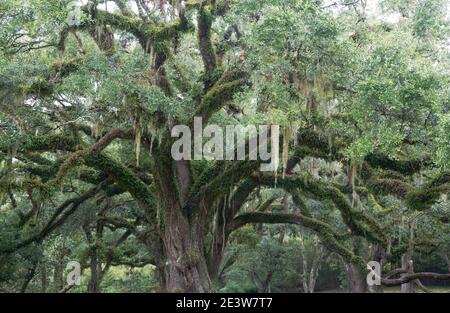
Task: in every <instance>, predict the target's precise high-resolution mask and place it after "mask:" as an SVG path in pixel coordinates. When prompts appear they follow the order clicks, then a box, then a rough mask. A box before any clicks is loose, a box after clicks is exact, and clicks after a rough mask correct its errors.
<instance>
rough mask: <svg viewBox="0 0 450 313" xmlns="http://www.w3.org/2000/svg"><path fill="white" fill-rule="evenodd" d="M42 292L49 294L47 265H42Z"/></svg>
mask: <svg viewBox="0 0 450 313" xmlns="http://www.w3.org/2000/svg"><path fill="white" fill-rule="evenodd" d="M41 292H42V293H46V292H47V266H45V263H42V265H41Z"/></svg>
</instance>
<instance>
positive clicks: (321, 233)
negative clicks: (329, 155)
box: [230, 212, 365, 267]
mask: <svg viewBox="0 0 450 313" xmlns="http://www.w3.org/2000/svg"><path fill="white" fill-rule="evenodd" d="M250 223H264V224H295V225H301V226H303V227H306V228H309V229H311V230H313V231H314V232H315V233H316V234H317V236H318V237H319V238H320V239H321V242H322V244H323V245H324V246H325V247H326V248H328V249H329V250H330V251H332V252H335V253H337V254H339V255H340V256H342V257H343V258H344V259H345V260H346V261H348V262H351V263H353V264H356V265H358V266H361V267H364V266H365V262H364V260H363V259H362V258H361V257H359V256H357V255H355V254H354V253H353V252H352V251H351V250H350V249H348V248H347V247H345V246H344V245H343V244H342V243H341V242H340V241H339V240H338V239H337V238H338V236H339V235H338V234H337V233H336V232H335V231H334V230H333V228H332V227H331V226H330V225H328V224H326V223H324V222H321V221H318V220H316V219H313V218H310V217H306V216H304V215H301V214H287V213H260V212H254V213H245V214H241V215H238V216H237V217H236V218H235V219H234V220H233V223H232V224H231V226H230V227H231V230H236V229H238V228H240V227H242V226H244V225H246V224H250Z"/></svg>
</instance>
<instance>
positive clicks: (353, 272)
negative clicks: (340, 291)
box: [345, 263, 366, 293]
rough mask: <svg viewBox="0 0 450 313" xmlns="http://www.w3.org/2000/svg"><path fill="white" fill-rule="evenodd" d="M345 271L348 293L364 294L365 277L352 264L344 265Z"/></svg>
mask: <svg viewBox="0 0 450 313" xmlns="http://www.w3.org/2000/svg"><path fill="white" fill-rule="evenodd" d="M345 267H346V270H347V280H348V289H349V292H350V293H364V292H365V291H366V280H365V278H366V277H365V275H364V274H363V273H362V272H361V270H360V269H359V268H358V267H357V266H356V265H354V264H352V263H345Z"/></svg>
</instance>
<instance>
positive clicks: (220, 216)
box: [0, 0, 450, 292]
mask: <svg viewBox="0 0 450 313" xmlns="http://www.w3.org/2000/svg"><path fill="white" fill-rule="evenodd" d="M377 4H378V6H377V9H376V10H375V11H374V9H373V8H372V9H371V8H370V6H369V5H368V3H367V1H365V0H359V1H347V0H341V1H336V2H332V1H321V0H282V1H279V0H245V1H243V0H187V1H180V0H160V1H154V0H135V1H131V0H114V1H100V0H89V1H70V0H58V1H53V0H52V1H50V0H33V1H28V0H3V1H2V2H1V3H0V220H1V223H0V290H5V291H16V290H20V291H23V292H25V291H26V290H27V289H28V288H34V287H33V286H31V287H30V285H32V284H35V285H36V286H37V285H38V281H39V278H38V274H39V275H40V288H41V290H42V291H47V290H50V291H61V292H67V291H69V290H71V291H76V290H77V289H78V290H79V289H80V288H81V287H80V288H78V287H77V286H73V285H70V284H69V285H67V284H66V280H65V276H64V273H65V272H66V264H67V262H69V261H77V262H79V263H80V264H81V270H82V273H89V275H88V277H89V278H88V279H87V280H86V286H87V291H89V292H100V291H101V290H102V289H103V290H106V291H108V290H109V291H126V290H123V289H114V288H113V287H110V288H111V289H108V286H109V285H110V284H112V283H111V280H114V277H116V276H117V275H118V276H119V277H122V276H120V275H125V276H126V277H131V278H129V279H128V280H126V281H127V283H126V284H127V286H128V287H127V288H129V289H128V290H132V291H163V292H180V291H184V292H211V291H217V290H220V291H255V290H256V291H260V292H271V291H286V290H288V291H297V290H301V291H303V292H313V291H314V289H315V285H316V280H317V279H318V277H319V278H320V279H322V278H323V277H322V276H320V275H319V272H320V273H325V272H327V273H331V272H333V271H334V272H333V273H336V268H338V267H342V268H343V273H346V275H347V278H346V284H347V286H348V287H349V288H350V289H351V290H352V291H364V290H365V288H366V285H365V284H366V283H365V279H366V274H367V269H366V266H367V265H366V264H367V262H369V261H378V262H380V263H381V265H382V269H383V273H385V274H384V275H383V277H382V279H381V283H382V285H384V286H398V285H402V289H404V290H410V291H411V290H413V289H414V286H416V287H419V288H421V289H424V290H427V287H425V286H424V285H423V284H422V282H421V280H426V281H431V280H436V281H448V280H450V263H448V262H449V261H448V258H449V253H450V252H449V251H450V226H449V221H450V202H449V199H448V194H449V193H450V104H449V86H450V84H449V75H448V74H449V64H450V62H449V61H450V60H449V57H450V55H449V46H448V43H449V40H448V38H449V22H448V14H447V13H448V8H447V4H448V3H447V1H445V0H415V1H398V0H382V1H378V2H377ZM195 117H202V119H203V127H204V128H205V127H206V126H208V125H212V124H215V125H220V126H222V127H225V126H226V125H240V126H248V125H280V127H281V139H282V140H281V142H280V147H279V150H280V151H281V157H280V166H279V167H278V169H277V170H274V171H272V172H262V171H260V163H261V160H260V159H258V160H250V159H246V160H236V161H231V160H180V161H176V160H174V159H173V158H172V156H171V147H172V145H173V143H174V142H175V141H176V140H177V138H173V137H172V134H171V131H172V128H173V127H174V126H176V125H187V126H189V127H191V126H193V124H194V118H195ZM248 140H250V139H248ZM204 141H205V142H206V141H207V138H204ZM271 149H274V147H271ZM423 256H428V257H429V258H432V261H430V262H431V263H433V264H435V265H436V264H440V265H436V266H434V267H432V268H430V267H428V268H427V266H426V264H425V265H423V264H422V265H421V260H423ZM280 260H282V261H280ZM325 260H328V261H327V262H326V264H325ZM412 260H418V262H417V264H418V266H416V267H415V268H414V267H413V265H412V264H413V263H412ZM445 260H446V261H445ZM265 261H267V262H265ZM445 262H447V263H446V264H445ZM321 264H325V265H322V266H321ZM442 264H443V265H442ZM446 265H447V266H446ZM418 268H419V269H423V271H417V269H418ZM127 269H129V272H127ZM111 272H114V275H115V276H111V275H108V274H109V273H111ZM123 272H126V274H124V273H123ZM51 275H53V277H50V276H51ZM330 275H331V274H330ZM333 275H334V274H333ZM84 276H85V275H83V277H84ZM325 276H326V275H325ZM328 276H329V275H328ZM243 277H246V278H245V279H244V278H243ZM321 277H322V278H321ZM320 279H319V282H320ZM323 279H325V278H323ZM336 279H338V278H336ZM83 283H84V282H83ZM323 283H324V284H325V281H324V282H323ZM35 288H37V287H35ZM117 288H118V287H117ZM121 288H124V287H121ZM380 288H381V287H380ZM408 288H409V289H408ZM371 291H374V288H371Z"/></svg>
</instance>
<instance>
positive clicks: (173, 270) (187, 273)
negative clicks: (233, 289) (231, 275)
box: [164, 210, 211, 292]
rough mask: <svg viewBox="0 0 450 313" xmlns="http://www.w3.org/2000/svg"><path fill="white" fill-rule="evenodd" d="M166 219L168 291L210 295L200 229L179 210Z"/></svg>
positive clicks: (165, 246)
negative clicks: (208, 293)
mask: <svg viewBox="0 0 450 313" xmlns="http://www.w3.org/2000/svg"><path fill="white" fill-rule="evenodd" d="M173 211H175V212H173ZM167 215H168V216H167V219H166V229H165V236H164V250H165V255H166V257H167V261H168V264H167V270H166V278H165V280H166V283H167V290H168V291H169V292H209V291H210V290H211V281H210V279H209V274H208V269H207V265H206V259H205V255H204V252H203V236H202V234H201V232H202V230H201V225H200V224H199V223H198V222H191V223H189V221H188V219H187V218H186V217H185V216H183V215H182V214H181V212H179V210H172V212H170V213H168V214H167Z"/></svg>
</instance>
